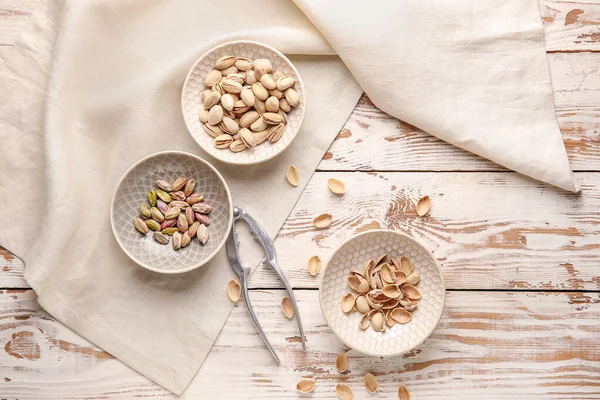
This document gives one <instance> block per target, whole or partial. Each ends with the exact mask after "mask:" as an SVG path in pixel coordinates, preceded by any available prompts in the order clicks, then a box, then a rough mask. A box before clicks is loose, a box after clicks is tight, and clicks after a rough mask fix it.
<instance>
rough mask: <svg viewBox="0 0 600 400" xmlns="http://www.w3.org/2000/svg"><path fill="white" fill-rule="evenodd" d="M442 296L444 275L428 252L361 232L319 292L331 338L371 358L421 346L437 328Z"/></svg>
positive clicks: (380, 233)
mask: <svg viewBox="0 0 600 400" xmlns="http://www.w3.org/2000/svg"><path fill="white" fill-rule="evenodd" d="M445 296H446V292H445V286H444V277H443V274H442V271H441V269H440V267H439V265H438V264H437V262H436V260H435V259H434V258H433V256H432V255H431V253H430V252H429V251H428V250H427V248H426V247H425V246H424V245H422V244H421V243H419V242H418V241H417V240H415V239H413V238H412V237H410V236H408V235H406V234H403V233H400V232H395V231H389V230H372V231H367V232H363V233H361V234H358V235H356V236H354V237H352V238H351V239H349V240H348V241H346V242H345V243H344V244H342V245H341V246H340V247H339V248H338V249H337V250H336V251H335V252H334V254H333V256H332V257H331V259H330V260H329V262H328V263H327V266H326V268H325V270H324V272H323V279H322V282H321V286H320V288H319V299H320V302H321V309H322V311H323V314H324V316H325V319H326V320H327V323H328V324H329V326H330V327H331V329H332V330H333V332H334V333H335V334H336V335H337V336H338V337H339V338H340V339H341V340H342V341H343V342H344V343H345V344H346V345H347V346H349V347H351V348H352V349H354V350H357V351H359V352H361V353H365V354H369V355H373V356H393V355H398V354H402V353H406V352H408V351H410V350H412V349H414V348H415V347H417V346H420V345H421V344H422V343H423V342H424V341H425V339H427V338H428V337H429V335H430V334H431V333H432V332H433V330H434V329H435V327H436V326H437V324H438V322H439V320H440V318H441V316H442V313H443V310H444V304H445Z"/></svg>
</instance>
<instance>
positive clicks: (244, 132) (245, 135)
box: [240, 128, 257, 148]
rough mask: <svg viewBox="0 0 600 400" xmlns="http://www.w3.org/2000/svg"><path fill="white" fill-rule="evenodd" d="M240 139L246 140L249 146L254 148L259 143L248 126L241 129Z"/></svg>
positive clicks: (245, 142)
mask: <svg viewBox="0 0 600 400" xmlns="http://www.w3.org/2000/svg"><path fill="white" fill-rule="evenodd" d="M240 140H241V141H242V142H244V144H245V145H246V146H247V147H248V148H253V147H255V146H256V145H257V143H256V139H255V137H254V134H253V133H252V131H251V130H250V129H247V128H242V129H240Z"/></svg>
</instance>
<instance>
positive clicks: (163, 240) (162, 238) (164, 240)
mask: <svg viewBox="0 0 600 400" xmlns="http://www.w3.org/2000/svg"><path fill="white" fill-rule="evenodd" d="M152 237H153V238H154V240H155V241H157V242H158V243H160V244H168V243H169V237H168V236H167V235H165V234H164V233H162V232H154V233H153V234H152Z"/></svg>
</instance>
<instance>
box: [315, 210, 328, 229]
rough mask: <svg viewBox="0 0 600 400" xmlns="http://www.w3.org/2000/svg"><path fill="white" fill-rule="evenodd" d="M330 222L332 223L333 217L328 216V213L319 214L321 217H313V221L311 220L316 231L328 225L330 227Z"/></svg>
mask: <svg viewBox="0 0 600 400" xmlns="http://www.w3.org/2000/svg"><path fill="white" fill-rule="evenodd" d="M332 222H333V217H332V216H331V214H328V213H325V214H321V215H319V216H317V217H315V219H313V225H314V226H315V228H317V229H324V228H327V227H328V226H329V225H331V223H332Z"/></svg>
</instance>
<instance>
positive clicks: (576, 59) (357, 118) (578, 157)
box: [319, 53, 600, 171]
mask: <svg viewBox="0 0 600 400" xmlns="http://www.w3.org/2000/svg"><path fill="white" fill-rule="evenodd" d="M548 60H549V62H550V71H551V73H552V80H553V85H554V94H555V96H554V98H555V102H556V110H557V115H558V121H559V125H560V128H561V130H562V132H563V137H564V140H565V146H566V148H567V152H568V154H569V158H570V160H571V166H572V167H573V169H574V170H585V171H591V170H596V171H599V170H600V53H575V54H570V53H569V54H565V53H560V54H557V53H552V54H548ZM319 169H320V170H338V171H340V170H343V171H353V170H363V171H364V170H377V171H497V170H503V169H504V168H503V167H501V166H499V165H498V164H495V163H492V162H491V161H488V160H485V159H483V158H481V157H478V156H476V155H474V154H472V153H469V152H467V151H465V150H462V149H458V148H456V147H455V146H453V145H451V144H448V143H446V142H444V141H442V140H440V139H437V138H435V137H433V136H431V135H429V134H427V133H424V132H423V131H421V130H419V129H417V128H415V127H413V126H411V125H409V124H407V123H405V122H402V121H399V120H397V119H395V118H393V117H390V116H389V115H387V114H386V113H384V112H383V111H380V110H379V109H377V108H376V107H375V106H374V105H373V103H371V101H370V100H369V99H368V98H367V97H366V96H363V98H362V99H361V101H360V102H359V104H358V106H357V107H356V109H355V110H354V112H353V113H352V115H351V116H350V118H349V119H348V121H347V122H346V125H345V126H344V129H342V131H341V132H340V134H339V135H338V137H337V139H336V140H335V141H334V142H333V145H332V146H331V148H330V149H329V151H328V152H327V154H326V155H325V158H324V160H323V161H322V162H321V164H320V165H319Z"/></svg>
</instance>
